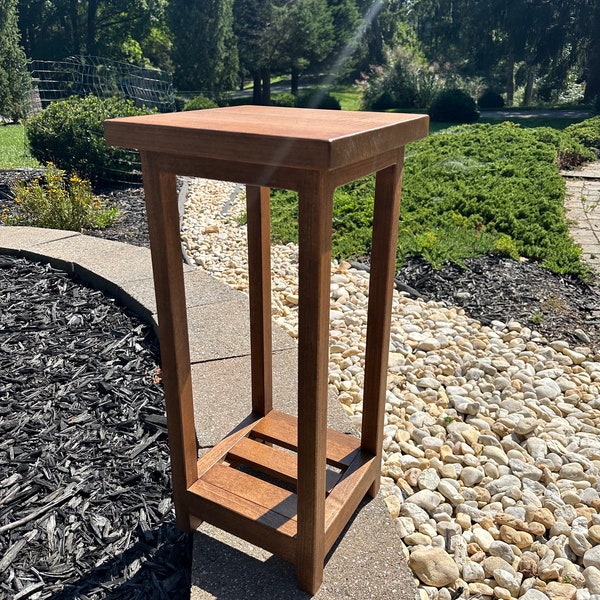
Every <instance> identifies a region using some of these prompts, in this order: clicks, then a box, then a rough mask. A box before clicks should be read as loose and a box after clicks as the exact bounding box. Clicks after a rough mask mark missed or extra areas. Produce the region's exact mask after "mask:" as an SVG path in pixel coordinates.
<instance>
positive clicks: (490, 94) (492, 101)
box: [477, 89, 504, 110]
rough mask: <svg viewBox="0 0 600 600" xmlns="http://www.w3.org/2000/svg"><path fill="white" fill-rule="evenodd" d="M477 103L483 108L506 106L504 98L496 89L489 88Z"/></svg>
mask: <svg viewBox="0 0 600 600" xmlns="http://www.w3.org/2000/svg"><path fill="white" fill-rule="evenodd" d="M477 105H478V106H479V108H481V109H487V110H489V109H492V108H504V98H503V97H502V96H501V95H500V94H499V93H498V92H496V91H494V90H492V89H487V90H485V92H483V94H481V96H479V99H478V100H477Z"/></svg>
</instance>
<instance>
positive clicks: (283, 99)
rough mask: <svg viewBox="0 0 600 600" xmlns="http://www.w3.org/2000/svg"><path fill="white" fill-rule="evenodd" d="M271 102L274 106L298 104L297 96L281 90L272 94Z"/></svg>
mask: <svg viewBox="0 0 600 600" xmlns="http://www.w3.org/2000/svg"><path fill="white" fill-rule="evenodd" d="M271 104H272V105H273V106H288V107H292V106H296V96H294V94H292V93H291V92H281V93H279V94H274V95H273V96H271Z"/></svg>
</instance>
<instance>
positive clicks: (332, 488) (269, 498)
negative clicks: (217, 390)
mask: <svg viewBox="0 0 600 600" xmlns="http://www.w3.org/2000/svg"><path fill="white" fill-rule="evenodd" d="M297 440H298V421H297V419H296V418H295V417H292V416H290V415H287V414H285V413H282V412H279V411H275V410H273V411H271V412H270V413H269V414H268V415H266V416H265V417H259V418H257V417H251V418H250V419H249V420H248V422H245V423H243V424H241V425H240V426H238V428H237V429H236V430H235V431H233V432H232V433H231V434H230V435H228V436H227V437H226V438H224V439H223V440H222V441H221V442H220V443H219V444H217V445H216V446H215V447H214V448H213V449H212V450H210V451H209V452H208V453H207V454H205V455H204V456H203V457H202V458H201V459H200V460H199V461H198V479H197V481H196V482H195V483H193V484H192V485H191V486H190V488H189V489H188V491H187V503H188V506H189V510H190V512H191V514H193V515H194V516H196V517H198V518H200V519H201V520H203V521H207V522H209V523H212V524H213V525H215V526H216V527H219V528H221V529H224V530H226V531H229V532H230V533H232V534H234V535H236V536H238V537H240V538H242V539H245V540H247V541H249V542H251V543H253V544H256V545H257V546H260V547H262V548H264V549H266V550H268V551H269V552H272V553H273V554H276V555H278V556H281V557H282V558H284V559H286V560H288V561H290V562H295V561H296V547H295V541H296V536H297V532H298V522H297V495H296V492H297V480H298V475H297V449H298V442H297ZM326 457H327V460H326V462H327V464H326V465H324V469H325V477H326V490H327V494H326V498H324V499H323V500H324V503H325V527H324V531H323V537H322V540H323V543H324V544H325V552H327V551H329V549H330V548H331V546H333V544H334V543H335V541H336V539H337V538H338V536H339V534H340V533H341V531H342V530H343V528H344V527H345V525H346V523H347V522H348V520H349V519H350V517H351V516H352V514H353V513H354V511H355V510H356V508H357V506H358V505H359V503H360V501H361V500H362V498H363V497H364V496H365V494H366V493H367V491H368V489H369V488H370V486H371V484H372V483H373V482H374V481H376V479H377V478H378V477H379V474H380V464H379V460H377V457H375V456H373V455H371V454H368V453H366V452H364V451H362V450H361V448H360V440H359V439H357V438H355V437H353V436H351V435H346V434H343V433H340V432H338V431H335V430H332V429H328V430H327V449H326Z"/></svg>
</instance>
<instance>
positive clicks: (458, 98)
mask: <svg viewBox="0 0 600 600" xmlns="http://www.w3.org/2000/svg"><path fill="white" fill-rule="evenodd" d="M429 116H430V117H431V120H432V121H441V122H446V123H473V122H474V121H477V119H479V111H478V110H477V106H476V104H475V100H473V98H471V96H469V94H467V92H465V91H464V90H460V89H451V90H444V91H443V92H441V93H439V94H438V95H437V96H436V97H435V98H434V100H433V102H432V103H431V106H430V107H429Z"/></svg>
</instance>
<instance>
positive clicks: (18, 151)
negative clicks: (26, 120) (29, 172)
mask: <svg viewBox="0 0 600 600" xmlns="http://www.w3.org/2000/svg"><path fill="white" fill-rule="evenodd" d="M39 166H40V164H39V163H38V161H37V160H35V158H33V157H32V156H31V154H29V149H28V148H27V144H26V141H25V128H24V127H23V125H20V124H19V125H2V126H0V169H19V168H24V167H39Z"/></svg>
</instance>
